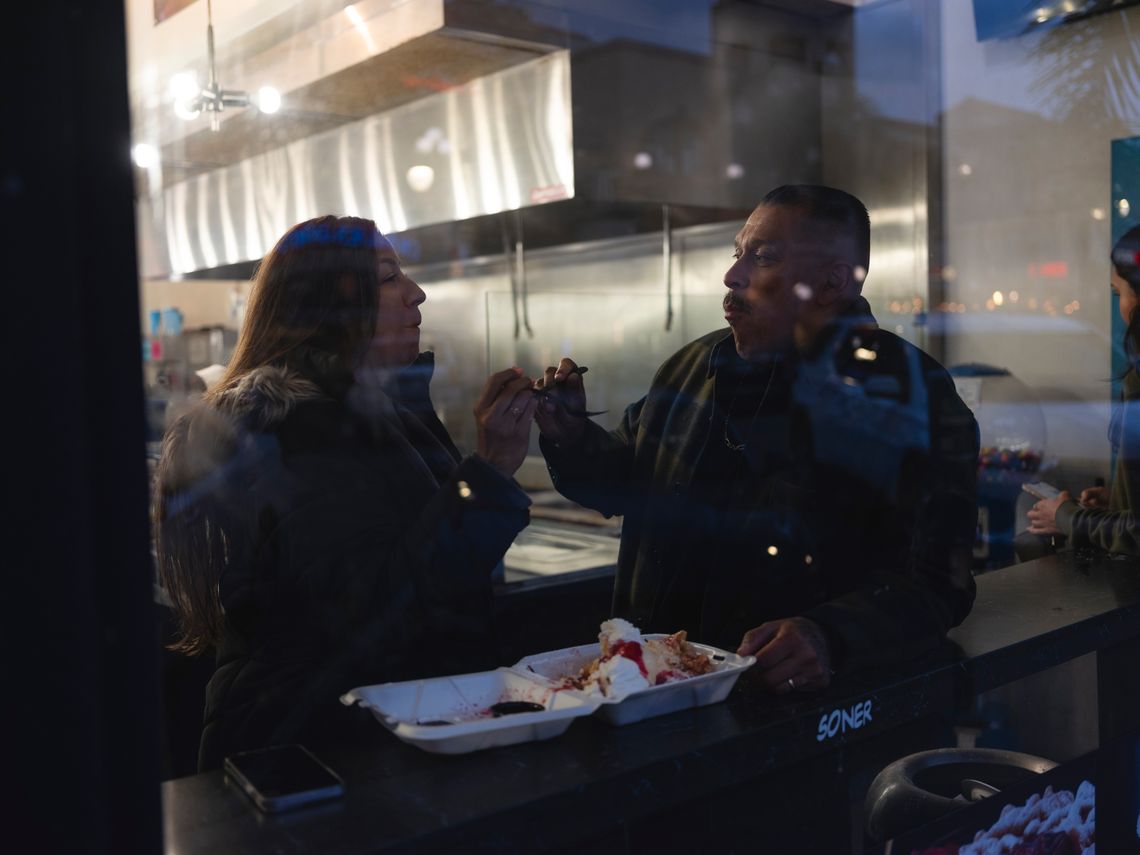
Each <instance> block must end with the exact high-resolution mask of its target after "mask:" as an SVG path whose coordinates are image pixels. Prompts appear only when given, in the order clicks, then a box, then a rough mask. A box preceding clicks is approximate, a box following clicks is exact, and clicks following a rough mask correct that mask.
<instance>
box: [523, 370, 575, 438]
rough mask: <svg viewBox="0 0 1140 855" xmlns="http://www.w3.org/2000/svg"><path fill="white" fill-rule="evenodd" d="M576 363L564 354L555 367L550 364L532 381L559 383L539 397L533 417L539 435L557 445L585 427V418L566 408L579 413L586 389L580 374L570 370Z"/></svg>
mask: <svg viewBox="0 0 1140 855" xmlns="http://www.w3.org/2000/svg"><path fill="white" fill-rule="evenodd" d="M577 367H578V366H577V364H576V363H575V362H574V360H572V359H570V358H569V357H565V356H564V357H562V360H561V361H560V362H559V363H558V367H557V368H555V367H554V366H550V367H549V368H547V369H546V371H545V372H544V373H543V375H542V377H540V378H538V379H537V380H536V381H535V382H534V388H535V389H546V388H548V387H551V386H553V385H554V384H555V383H560V384H561V385H560V386H559V387H558V389H557V390H552V391H551V392H550V394H549V395H548V396H546V397H543V398H542V401H541V402H540V403H539V405H538V412H536V413H535V419H534V420H535V421H536V422H538V429H539V430H540V431H542V435H543V436H545V437H546V438H547V439H550V440H552V441H553V442H556V443H558V444H560V445H561V444H563V443H566V444H573V443H574V442H576V441H577V440H578V438H579V437H581V436H582V431H583V430H584V429H585V427H586V420H585V419H583V418H581V416H572V415H570V413H568V412H567V409H570V410H573V411H575V412H578V413H581V412H584V411H585V409H586V389H585V387H584V386H583V385H582V375H581V374H579V373H577V371H575V370H574V369H576V368H577Z"/></svg>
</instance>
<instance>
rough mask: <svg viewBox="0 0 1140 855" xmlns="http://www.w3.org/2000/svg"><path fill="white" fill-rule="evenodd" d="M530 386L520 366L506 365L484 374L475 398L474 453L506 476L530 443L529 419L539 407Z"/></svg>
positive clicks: (520, 458) (512, 469) (524, 456)
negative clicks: (475, 436) (477, 398)
mask: <svg viewBox="0 0 1140 855" xmlns="http://www.w3.org/2000/svg"><path fill="white" fill-rule="evenodd" d="M531 388H532V381H531V379H530V378H529V377H527V376H526V375H525V374H523V373H522V369H521V368H507V369H504V370H503V371H498V372H496V373H494V374H492V375H491V376H490V377H488V378H487V382H486V384H485V385H484V386H483V394H482V395H480V396H479V400H478V401H476V402H475V410H474V413H475V426H476V428H477V430H478V439H477V441H476V447H475V453H476V454H477V455H479V456H480V457H482V458H483V459H484V460H486V461H487V462H488V463H490V464H491V465H492V466H494V467H495V468H496V469H498V470H499V471H500V472H501V473H503V474H504V475H505V476H507V477H508V478H510V477H512V476H513V475H514V474H515V472H517V471H518V468H519V467H520V466H522V462H523V460H525V459H526V453H527V449H528V447H529V446H530V423H531V420H532V419H533V418H534V413H535V410H536V409H537V408H538V401H537V400H536V398H535V395H534V392H532V391H531Z"/></svg>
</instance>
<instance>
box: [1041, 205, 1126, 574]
mask: <svg viewBox="0 0 1140 855" xmlns="http://www.w3.org/2000/svg"><path fill="white" fill-rule="evenodd" d="M1111 264H1112V290H1113V291H1114V292H1115V293H1116V294H1117V295H1118V296H1119V298H1120V317H1121V319H1122V320H1123V321H1124V323H1125V324H1126V325H1127V328H1126V329H1125V331H1124V352H1125V354H1126V355H1127V357H1128V370H1127V372H1126V373H1125V374H1124V378H1123V380H1122V387H1123V388H1122V390H1121V403H1120V406H1119V407H1117V408H1116V411H1115V413H1114V414H1113V418H1112V422H1111V424H1110V425H1109V430H1108V438H1109V442H1110V443H1111V444H1112V449H1113V452H1114V453H1115V454H1116V472H1115V475H1114V476H1113V479H1112V491H1111V492H1109V491H1108V490H1107V489H1106V488H1104V487H1088V488H1086V489H1085V490H1082V491H1081V494H1080V496H1078V497H1077V499H1076V500H1075V501H1074V500H1073V497H1072V496H1071V495H1070V494H1069V493H1068V492H1062V493H1061V494H1060V495H1059V496H1057V498H1055V499H1043V500H1041V501H1039V502H1037V504H1035V505H1034V506H1033V507H1032V508H1030V509H1029V513H1028V516H1029V531H1030V532H1031V533H1032V534H1037V535H1064V536H1065V537H1067V538H1068V543H1069V546H1071V547H1073V548H1081V547H1095V548H1097V549H1103V550H1106V551H1108V552H1115V553H1120V554H1123V555H1140V531H1138V530H1137V525H1136V508H1137V504H1138V503H1140V375H1138V374H1137V360H1138V359H1140V313H1137V311H1136V305H1137V301H1138V299H1140V226H1136V227H1133V228H1132V229H1130V230H1128V231H1127V232H1125V233H1124V235H1123V236H1121V238H1120V240H1118V241H1117V242H1116V245H1115V246H1114V247H1113V248H1112V256H1111Z"/></svg>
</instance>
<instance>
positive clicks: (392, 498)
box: [173, 354, 530, 770]
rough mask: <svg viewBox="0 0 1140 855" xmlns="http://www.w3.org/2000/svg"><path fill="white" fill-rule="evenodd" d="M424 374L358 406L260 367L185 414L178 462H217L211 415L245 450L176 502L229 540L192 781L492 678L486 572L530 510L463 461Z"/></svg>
mask: <svg viewBox="0 0 1140 855" xmlns="http://www.w3.org/2000/svg"><path fill="white" fill-rule="evenodd" d="M432 367H433V362H432V360H431V355H430V354H424V355H422V356H421V358H420V360H419V361H418V362H417V364H416V366H414V367H413V368H412V369H409V370H407V371H405V372H403V373H402V375H401V376H400V378H399V381H398V382H397V383H393V384H390V385H389V386H388V387H386V389H385V391H383V392H379V391H377V392H374V393H373V394H371V396H370V400H369V401H368V402H367V404H362V403H358V402H357V399H356V398H355V397H354V396H353V395H352V394H349V395H348V396H347V397H345V396H337V395H335V394H334V395H329V394H327V393H326V392H324V391H322V389H321V388H319V387H318V386H317V385H315V384H314V383H312V382H310V381H308V380H306V379H304V378H303V377H301V376H300V375H299V374H297V373H295V372H292V371H290V370H288V369H283V368H276V367H265V368H261V369H258V370H256V371H254V372H252V373H251V374H250V375H249V376H248V377H247V378H245V379H244V380H243V381H242V383H241V384H240V386H238V387H236V388H235V389H233V390H230V391H229V392H227V393H226V394H225V395H224V397H222V398H221V399H220V400H219V401H218V402H217V403H216V404H215V405H214V406H212V407H210V408H204V409H203V410H200V411H198V412H197V413H194V414H192V415H191V416H190V417H189V430H188V431H186V432H185V433H184V435H185V436H186V438H187V439H186V441H185V443H183V444H181V446H179V447H178V450H177V451H176V452H173V453H180V454H186V455H195V454H198V455H203V456H204V457H205V458H206V459H208V458H209V456H210V455H211V454H214V456H215V457H216V456H217V452H216V448H217V442H218V439H219V437H218V436H216V435H215V433H216V432H215V431H214V430H213V428H212V425H213V424H216V422H217V418H218V414H219V413H220V414H221V415H223V416H224V417H225V420H226V421H225V424H226V428H225V429H226V430H227V431H232V430H234V429H235V428H236V436H237V437H238V439H237V442H236V448H235V450H234V451H233V453H232V454H231V455H230V456H229V457H228V458H227V459H225V460H224V461H221V463H220V464H219V465H217V466H214V467H212V468H211V469H210V471H209V473H208V475H207V477H205V478H204V479H202V480H201V481H200V482H199V483H198V484H197V485H196V486H195V488H194V489H193V490H190V491H187V496H186V497H185V500H186V501H187V502H200V503H203V505H202V507H203V509H204V512H205V513H204V515H205V517H206V518H207V519H208V520H209V521H210V522H211V524H214V525H216V526H218V527H219V529H220V530H221V531H222V532H223V533H224V534H225V538H226V557H225V568H224V571H223V573H222V577H221V584H220V587H219V593H220V597H221V602H222V606H223V607H224V609H225V637H224V639H223V641H222V643H221V644H220V646H219V649H218V650H217V665H216V670H215V672H214V675H213V677H212V678H211V680H210V682H209V686H208V688H207V696H206V708H205V720H204V727H203V731H202V740H201V746H200V752H199V767H200V768H201V769H203V770H204V769H210V768H214V767H217V766H219V765H220V764H221V761H222V759H223V758H224V757H225V756H226V755H228V754H231V753H233V752H235V751H239V750H246V749H252V748H257V747H260V746H265V745H270V744H277V743H283V742H294V741H299V742H302V743H305V744H307V745H310V746H312V745H321V744H323V743H327V742H330V741H335V740H336V739H337V738H338V737H340V738H343V737H344V736H345V733H346V729H352V728H354V727H356V726H359V724H360V723H359V721H358V718H357V717H358V715H362V714H360V713H359V711H354V710H348V709H346V708H343V707H342V705H341V704H340V703H339V697H340V695H341V694H343V693H344V692H346V691H348V690H350V689H352V688H354V687H356V686H360V685H366V684H370V683H378V682H386V681H394V680H404V679H411V678H416V677H422V676H428V675H432V674H441V673H454V672H457V671H465V670H472V669H480V668H488V667H493V666H494V665H495V664H496V663H495V662H494V661H493V658H494V645H493V640H492V637H491V632H490V630H491V574H492V571H493V569H494V568H495V566H496V565H497V563H498V562H499V561H500V559H501V558H502V556H503V554H504V552H505V551H506V549H507V547H508V546H509V545H510V544H511V542H512V541H513V539H514V537H515V536H516V535H517V534H518V532H519V531H520V530H522V529H523V528H524V527H525V526H526V525H527V523H528V521H529V511H528V507H529V504H530V500H529V499H528V498H527V496H526V494H525V493H524V492H523V491H522V490H521V489H520V488H519V486H518V485H517V484H516V483H515V482H514V481H512V480H510V479H507V478H504V477H503V476H502V475H500V474H499V473H498V472H497V471H495V470H494V469H493V468H491V467H490V466H489V465H487V464H486V463H485V462H483V461H481V460H480V459H478V458H475V457H468V458H466V459H460V455H459V452H458V451H457V450H456V448H455V446H454V445H453V444H452V442H451V439H450V438H449V437H448V434H447V431H446V429H445V428H444V427H443V425H442V424H441V423H440V422H439V420H438V419H437V418H436V416H435V414H434V412H433V411H432V407H431V402H430V400H429V398H428V382H429V381H430V376H431V371H432ZM364 412H367V415H365V414H364ZM231 444H232V440H231ZM371 726H373V727H374V726H376V725H375V724H372V725H371Z"/></svg>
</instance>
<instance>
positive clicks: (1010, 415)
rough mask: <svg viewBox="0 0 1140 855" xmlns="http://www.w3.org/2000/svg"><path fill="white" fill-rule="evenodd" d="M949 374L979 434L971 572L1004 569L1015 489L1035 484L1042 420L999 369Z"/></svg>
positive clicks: (1024, 390)
mask: <svg viewBox="0 0 1140 855" xmlns="http://www.w3.org/2000/svg"><path fill="white" fill-rule="evenodd" d="M950 374H951V376H952V377H953V378H954V385H955V386H956V387H957V389H958V394H959V395H960V396H961V398H962V400H963V401H964V402H965V403H966V405H967V406H969V407H970V409H971V410H972V411H973V413H974V418H976V419H977V421H978V430H979V432H980V434H981V450H980V452H979V454H978V536H977V540H976V542H975V544H974V566H975V568H977V569H995V568H998V567H1006V566H1008V565H1010V564H1013V563H1014V562H1015V561H1016V558H1015V556H1014V551H1013V537H1014V535H1015V534H1016V531H1015V527H1016V523H1017V515H1016V509H1017V500H1018V498H1019V497H1020V496H1021V492H1022V490H1021V487H1022V485H1023V484H1025V483H1027V482H1030V481H1036V480H1038V479H1040V478H1041V473H1042V467H1043V464H1044V461H1045V416H1044V413H1043V412H1042V410H1041V405H1040V403H1039V402H1038V400H1037V396H1036V395H1034V394H1033V392H1032V390H1030V389H1029V387H1028V386H1026V385H1025V384H1024V383H1022V382H1021V381H1020V380H1018V379H1017V378H1016V377H1014V376H1013V375H1012V374H1010V373H1009V371H1007V370H1006V369H1004V368H997V367H994V366H992V365H979V364H969V365H958V366H955V367H953V368H951V369H950Z"/></svg>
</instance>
